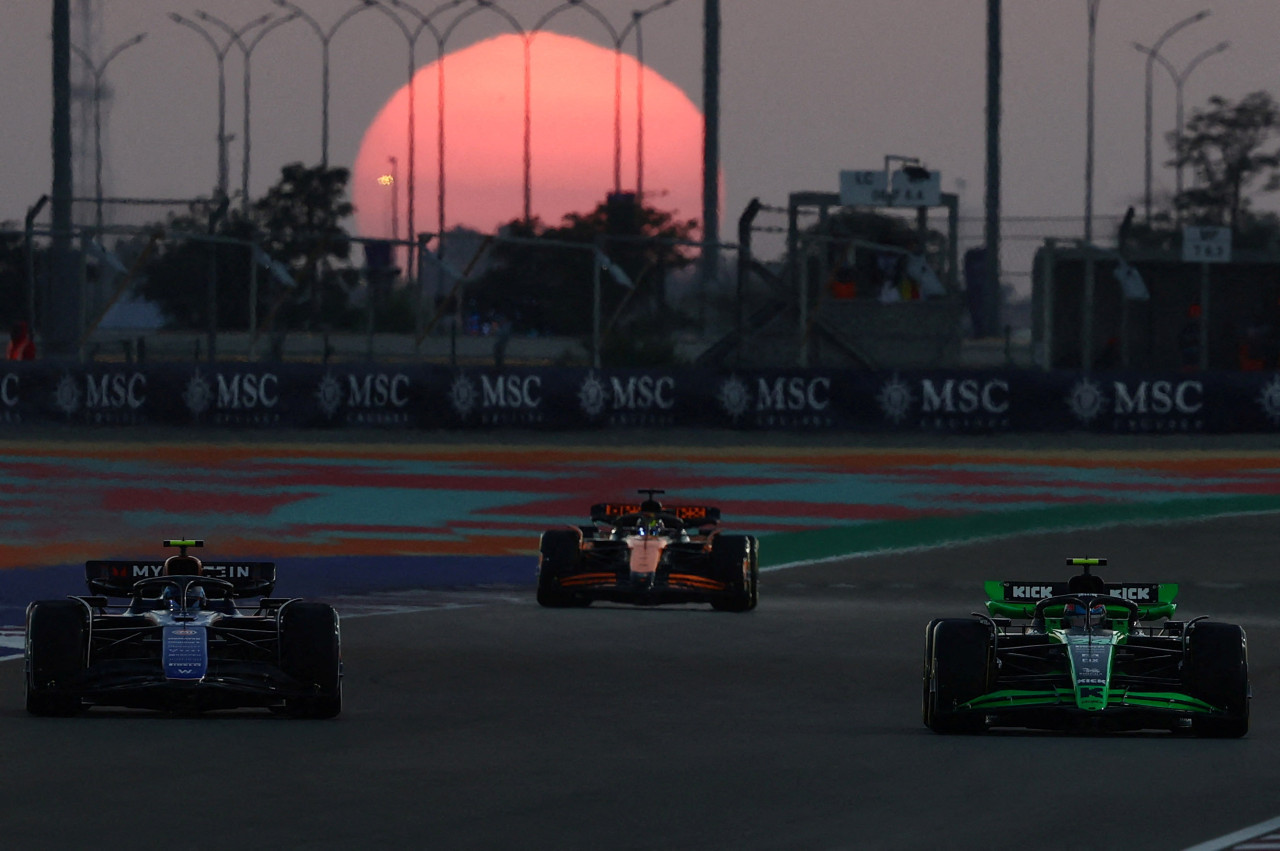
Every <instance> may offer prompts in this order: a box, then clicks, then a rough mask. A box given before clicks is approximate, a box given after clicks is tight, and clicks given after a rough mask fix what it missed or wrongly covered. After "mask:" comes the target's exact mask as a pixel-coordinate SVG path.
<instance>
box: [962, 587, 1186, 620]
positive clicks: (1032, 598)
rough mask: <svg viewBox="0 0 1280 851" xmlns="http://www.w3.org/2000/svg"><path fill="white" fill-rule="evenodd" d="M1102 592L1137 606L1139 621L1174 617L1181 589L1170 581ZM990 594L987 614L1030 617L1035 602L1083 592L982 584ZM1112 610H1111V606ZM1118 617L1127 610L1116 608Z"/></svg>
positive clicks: (1033, 611)
mask: <svg viewBox="0 0 1280 851" xmlns="http://www.w3.org/2000/svg"><path fill="white" fill-rule="evenodd" d="M1102 585H1103V588H1104V589H1105V590H1104V591H1103V593H1106V594H1110V595H1111V596H1112V597H1120V598H1123V599H1125V600H1128V601H1129V602H1131V603H1133V604H1134V605H1136V606H1137V607H1138V619H1139V620H1154V619H1156V618H1169V617H1173V612H1174V610H1175V609H1176V608H1177V606H1176V605H1175V604H1174V599H1175V598H1177V596H1178V586H1177V584H1176V583H1171V582H1105V583H1102ZM983 587H984V588H985V589H986V593H987V600H988V603H987V611H988V612H990V613H991V614H992V615H995V616H997V617H1006V618H1029V617H1031V616H1032V615H1033V614H1034V613H1035V608H1036V603H1037V602H1038V601H1040V600H1043V599H1045V598H1046V597H1060V596H1064V595H1070V594H1077V593H1080V592H1079V590H1072V588H1071V587H1070V583H1068V582H1038V581H1036V582H1024V581H1019V580H989V581H987V582H985V583H983ZM1108 608H1110V607H1108ZM1116 613H1117V616H1118V617H1127V616H1128V608H1127V607H1121V606H1117V607H1116Z"/></svg>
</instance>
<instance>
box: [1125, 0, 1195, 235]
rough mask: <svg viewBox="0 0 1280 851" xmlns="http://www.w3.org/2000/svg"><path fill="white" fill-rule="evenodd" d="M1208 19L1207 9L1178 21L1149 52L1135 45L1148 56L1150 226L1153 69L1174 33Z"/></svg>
mask: <svg viewBox="0 0 1280 851" xmlns="http://www.w3.org/2000/svg"><path fill="white" fill-rule="evenodd" d="M1207 17H1209V10H1207V9H1206V10H1205V11H1203V12H1198V13H1196V14H1194V15H1192V16H1191V17H1189V18H1183V19H1182V20H1181V21H1178V22H1177V23H1176V24H1174V25H1173V26H1171V27H1169V29H1167V30H1165V31H1164V34H1163V35H1161V36H1160V37H1159V38H1158V39H1156V41H1155V44H1153V45H1151V49H1150V50H1147V49H1146V48H1144V47H1142V46H1141V45H1139V44H1137V43H1136V42H1135V44H1134V47H1137V48H1138V49H1139V50H1141V51H1142V52H1144V53H1146V54H1147V77H1146V85H1147V87H1146V93H1147V95H1146V96H1147V136H1146V166H1147V171H1146V183H1145V192H1144V194H1143V200H1144V201H1145V203H1146V213H1147V224H1148V225H1150V224H1151V88H1152V69H1153V67H1154V65H1155V60H1156V57H1157V56H1159V55H1160V48H1161V46H1162V45H1163V44H1164V43H1165V42H1166V41H1168V39H1169V37H1170V36H1172V35H1173V34H1174V33H1176V32H1178V31H1179V30H1181V29H1182V28H1183V27H1189V26H1191V25H1192V24H1194V23H1196V22H1198V21H1203V20H1204V19H1205V18H1207Z"/></svg>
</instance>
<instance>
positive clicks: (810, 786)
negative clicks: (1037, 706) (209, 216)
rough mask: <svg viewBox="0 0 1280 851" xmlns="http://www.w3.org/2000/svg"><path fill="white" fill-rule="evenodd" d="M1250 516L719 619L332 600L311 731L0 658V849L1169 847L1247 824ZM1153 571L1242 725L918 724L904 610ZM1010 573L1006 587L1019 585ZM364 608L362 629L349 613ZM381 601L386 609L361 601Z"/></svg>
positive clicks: (887, 579) (1265, 520) (922, 559)
mask: <svg viewBox="0 0 1280 851" xmlns="http://www.w3.org/2000/svg"><path fill="white" fill-rule="evenodd" d="M1276 525H1277V517H1276V515H1274V514H1256V515H1248V516H1238V517H1226V518H1218V519H1212V520H1204V521H1179V522H1178V523H1175V524H1164V525H1162V524H1145V525H1136V526H1111V527H1108V528H1104V529H1101V530H1098V531H1095V532H1080V531H1060V532H1052V533H1032V534H1026V535H1019V536H1008V537H1002V538H999V539H995V540H990V541H986V542H975V543H970V544H964V545H957V546H951V547H946V548H940V549H931V550H919V551H912V552H904V553H897V554H879V555H869V556H865V557H861V558H854V559H845V560H838V561H831V562H824V563H821V564H814V565H809V566H799V567H792V568H788V569H784V570H776V571H770V572H768V573H766V574H765V576H764V579H763V580H762V590H761V603H760V607H759V608H758V609H757V610H756V611H755V612H752V613H749V614H740V615H735V614H721V613H714V612H711V611H710V610H708V609H704V608H701V607H677V608H666V609H634V608H627V607H617V606H606V605H600V604H597V605H595V606H592V607H591V608H589V609H583V610H545V609H541V608H539V607H538V606H537V605H536V604H535V603H534V602H533V600H532V595H531V594H530V593H529V592H528V590H527V589H525V590H521V589H512V588H507V589H497V590H491V591H479V590H469V591H420V592H405V593H401V594H385V595H380V596H377V597H364V598H350V599H346V600H338V601H336V602H337V603H338V605H339V608H340V609H341V610H342V611H344V612H345V613H346V617H345V619H344V621H343V632H344V642H345V645H344V653H345V663H346V670H347V677H346V709H345V711H344V712H343V714H342V716H341V717H340V718H338V719H335V720H332V721H314V722H300V721H290V720H283V719H278V718H275V717H271V716H268V715H266V714H261V713H256V712H255V713H232V714H227V715H216V716H209V717H200V718H184V717H167V716H163V715H153V714H146V713H134V712H107V711H101V710H93V711H91V712H90V713H88V714H86V715H84V716H81V717H78V718H73V719H40V718H33V717H29V716H28V715H27V714H26V713H25V712H24V710H23V707H22V683H21V680H22V670H21V664H20V663H17V662H10V663H4V664H0V754H3V755H4V764H5V767H6V771H5V772H4V775H3V777H4V779H3V781H0V826H2V833H0V844H3V846H4V847H6V848H15V849H45V848H48V849H54V848H59V849H61V848H90V847H92V848H97V849H116V848H119V849H137V848H139V847H165V846H168V845H175V846H178V847H183V848H193V849H215V848H217V849H222V848H227V847H234V848H243V849H257V848H262V849H267V848H271V849H278V848H303V847H305V848H321V849H329V848H333V849H346V848H371V847H381V848H440V849H516V848H519V849H543V848H546V849H606V848H607V849H743V851H750V849H936V848H948V849H953V848H961V849H970V848H972V849H1005V848H1008V849H1025V848H1041V849H1068V848H1073V849H1074V848H1081V847H1088V848H1093V849H1113V848H1114V849H1126V851H1131V849H1178V848H1186V847H1188V846H1190V845H1193V844H1195V843H1198V842H1203V841H1205V840H1207V839H1210V838H1212V837H1215V836H1220V835H1222V834H1226V833H1229V832H1231V831H1233V830H1236V829H1238V828H1241V827H1245V826H1248V825H1252V824H1256V823H1258V822H1262V821H1264V820H1266V819H1269V818H1272V817H1274V816H1276V815H1277V814H1278V813H1277V811H1278V810H1280V803H1278V802H1277V799H1276V796H1275V792H1274V788H1275V776H1276V769H1275V766H1276V757H1275V755H1276V754H1277V753H1278V752H1280V748H1278V745H1280V710H1278V709H1277V704H1276V695H1277V692H1278V691H1280V652H1278V651H1277V638H1278V637H1280V616H1277V608H1276V607H1277V602H1278V601H1280V577H1277V572H1276V557H1275V552H1276V546H1275V541H1276ZM1082 555H1089V556H1105V557H1108V558H1109V559H1110V560H1111V567H1110V568H1108V570H1107V573H1106V574H1105V575H1106V576H1108V577H1110V578H1114V579H1116V580H1121V579H1123V580H1132V581H1141V580H1154V581H1166V582H1168V581H1172V582H1179V583H1181V594H1180V598H1179V599H1180V602H1181V604H1182V607H1181V609H1180V611H1179V614H1180V615H1188V616H1193V615H1196V614H1209V615H1212V616H1213V617H1214V618H1215V619H1220V620H1228V621H1234V622H1238V623H1240V624H1242V625H1243V626H1244V627H1245V628H1246V629H1247V630H1248V634H1249V651H1250V662H1251V674H1252V683H1253V694H1254V707H1253V727H1252V730H1251V732H1250V735H1249V736H1248V737H1246V738H1244V739H1241V740H1198V739H1193V738H1175V737H1171V736H1169V735H1165V734H1148V735H1122V736H1101V735H1053V734H1051V735H1044V734H1027V733H1001V734H989V735H984V736H940V735H936V734H934V733H931V732H930V731H928V730H927V729H925V728H924V727H923V726H922V725H921V722H920V692H921V689H920V683H921V681H920V660H921V651H922V638H923V630H924V626H925V624H926V623H927V622H928V621H929V619H930V618H932V617H937V616H943V615H957V616H963V615H965V614H967V613H968V612H970V611H974V610H975V609H977V608H978V607H979V606H980V604H981V600H982V593H981V592H982V588H981V582H982V580H985V579H1000V578H1025V579H1038V578H1045V579H1062V578H1065V577H1066V574H1067V570H1068V569H1067V568H1065V567H1063V560H1064V558H1065V557H1067V556H1082ZM1033 574H1034V575H1033ZM378 611H381V612H384V614H382V615H381V616H374V614H375V613H376V612H378ZM391 611H395V612H398V613H395V614H386V613H385V612H391Z"/></svg>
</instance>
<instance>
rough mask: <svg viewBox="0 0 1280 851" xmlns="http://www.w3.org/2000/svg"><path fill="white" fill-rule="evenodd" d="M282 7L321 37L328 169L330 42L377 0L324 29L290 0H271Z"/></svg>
mask: <svg viewBox="0 0 1280 851" xmlns="http://www.w3.org/2000/svg"><path fill="white" fill-rule="evenodd" d="M271 2H273V3H275V4H276V5H277V6H279V7H280V8H282V9H288V10H289V11H291V12H293V13H294V16H295V17H299V18H302V20H304V21H306V22H307V24H308V25H310V27H311V29H313V30H315V33H316V35H317V36H319V38H320V92H321V94H320V98H321V100H320V118H321V128H320V166H321V168H323V169H325V170H328V168H329V42H331V41H332V40H333V36H334V35H335V34H336V33H337V32H338V28H339V27H341V26H342V25H343V24H345V23H346V22H347V21H348V20H349V19H350V18H351V17H352V16H353V15H356V14H358V13H360V12H363V11H364V10H365V9H368V8H371V7H375V6H377V2H376V0H360V3H359V5H357V6H356V7H355V8H352V9H348V10H347V11H346V12H344V13H343V14H342V15H341V16H340V17H339V18H338V20H337V21H335V22H334V24H333V26H331V27H329V29H327V30H326V29H324V28H323V27H321V26H320V23H319V22H318V21H317V20H316V19H315V18H313V17H311V16H310V15H308V14H307V13H306V12H305V11H303V10H302V9H300V8H299V7H298V6H296V5H294V4H293V3H291V2H289V0H271Z"/></svg>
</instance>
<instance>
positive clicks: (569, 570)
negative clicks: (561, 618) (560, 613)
mask: <svg viewBox="0 0 1280 851" xmlns="http://www.w3.org/2000/svg"><path fill="white" fill-rule="evenodd" d="M581 569H582V538H580V537H579V536H578V533H577V532H575V531H573V530H572V529H551V530H548V531H546V532H543V533H542V543H541V544H540V545H539V547H538V604H539V605H541V606H545V607H546V608H549V609H563V608H567V607H570V606H581V605H586V604H588V603H590V600H585V599H580V598H578V597H575V595H574V593H573V592H572V591H566V590H565V589H564V588H562V587H560V578H561V577H564V576H569V575H572V574H574V573H579V572H580V571H581Z"/></svg>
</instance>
